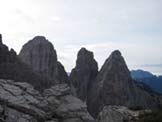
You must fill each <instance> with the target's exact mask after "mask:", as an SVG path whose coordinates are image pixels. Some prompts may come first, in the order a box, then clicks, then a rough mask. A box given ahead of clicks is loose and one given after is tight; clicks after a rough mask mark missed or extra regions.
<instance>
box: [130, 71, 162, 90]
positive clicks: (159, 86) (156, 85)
mask: <svg viewBox="0 0 162 122" xmlns="http://www.w3.org/2000/svg"><path fill="white" fill-rule="evenodd" d="M131 76H132V78H133V79H135V80H136V81H140V82H143V83H145V84H147V85H149V86H150V87H151V88H152V89H153V90H155V91H156V92H159V93H162V76H156V75H153V74H152V73H150V72H148V71H144V70H132V71H131Z"/></svg>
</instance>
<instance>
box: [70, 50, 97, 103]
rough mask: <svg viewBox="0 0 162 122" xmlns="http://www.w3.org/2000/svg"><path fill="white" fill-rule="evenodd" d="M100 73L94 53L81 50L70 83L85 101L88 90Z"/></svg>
mask: <svg viewBox="0 0 162 122" xmlns="http://www.w3.org/2000/svg"><path fill="white" fill-rule="evenodd" d="M97 73H98V66H97V62H96V61H95V59H94V56H93V52H90V51H88V50H87V49H85V48H81V49H80V51H79V52H78V56H77V61H76V67H75V68H74V69H73V70H72V72H71V75H70V81H71V82H72V85H73V86H74V88H75V90H76V94H77V96H78V97H79V98H80V99H81V100H83V101H85V100H86V98H87V94H88V90H89V89H90V87H91V86H92V85H91V84H92V82H93V81H94V79H95V78H96V76H97Z"/></svg>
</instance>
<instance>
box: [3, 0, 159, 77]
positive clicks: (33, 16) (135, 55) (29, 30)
mask: <svg viewBox="0 0 162 122" xmlns="http://www.w3.org/2000/svg"><path fill="white" fill-rule="evenodd" d="M0 33H2V34H3V40H4V43H5V44H7V45H8V46H9V47H10V48H11V47H12V48H14V49H15V50H16V51H17V52H19V51H20V49H21V47H22V45H23V44H24V43H26V42H27V41H28V40H30V39H32V38H33V37H34V36H37V35H43V36H45V37H46V38H47V39H48V40H49V41H51V42H52V43H53V44H54V47H55V49H56V50H57V54H58V58H59V60H60V61H61V62H62V64H63V65H64V66H65V68H66V70H67V71H70V70H71V69H72V68H73V67H74V66H75V60H76V55H77V52H78V50H79V49H80V48H81V47H83V46H84V47H86V48H87V49H89V50H91V51H93V52H94V55H95V59H96V60H97V61H98V63H99V66H101V65H102V64H103V63H104V61H105V59H106V58H107V57H108V56H109V54H110V53H111V52H112V51H113V50H115V49H119V50H120V51H121V52H122V54H123V56H124V57H125V60H126V62H127V64H128V66H129V68H130V69H132V68H144V69H146V70H149V71H151V72H153V73H156V74H162V54H161V53H162V0H0Z"/></svg>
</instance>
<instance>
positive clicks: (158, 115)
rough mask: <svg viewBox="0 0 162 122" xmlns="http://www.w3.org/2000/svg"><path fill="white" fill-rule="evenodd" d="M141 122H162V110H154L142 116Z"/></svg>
mask: <svg viewBox="0 0 162 122" xmlns="http://www.w3.org/2000/svg"><path fill="white" fill-rule="evenodd" d="M139 122H162V110H153V111H152V112H151V113H144V114H143V115H141V116H140V120H139Z"/></svg>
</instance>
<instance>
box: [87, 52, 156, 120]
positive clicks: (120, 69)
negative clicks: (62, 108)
mask: <svg viewBox="0 0 162 122" xmlns="http://www.w3.org/2000/svg"><path fill="white" fill-rule="evenodd" d="M87 104H88V110H89V112H90V113H91V114H92V115H93V116H94V117H97V115H98V112H100V111H101V110H102V108H103V106H105V105H125V106H141V107H144V108H146V107H158V105H159V103H158V100H156V96H154V95H152V96H151V95H150V94H149V93H148V92H146V91H145V90H143V89H141V88H139V87H137V86H136V84H135V83H134V81H133V80H132V79H131V75H130V72H129V70H128V67H127V65H126V63H125V61H124V58H123V57H122V55H121V53H120V52H119V51H118V50H117V51H114V52H112V54H111V55H110V57H109V58H108V59H107V60H106V61H105V63H104V65H103V67H102V68H101V70H100V72H99V74H98V75H97V78H96V79H95V82H94V84H93V86H92V88H91V89H90V94H89V96H88V101H87ZM94 106H95V107H94Z"/></svg>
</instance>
